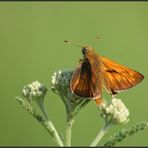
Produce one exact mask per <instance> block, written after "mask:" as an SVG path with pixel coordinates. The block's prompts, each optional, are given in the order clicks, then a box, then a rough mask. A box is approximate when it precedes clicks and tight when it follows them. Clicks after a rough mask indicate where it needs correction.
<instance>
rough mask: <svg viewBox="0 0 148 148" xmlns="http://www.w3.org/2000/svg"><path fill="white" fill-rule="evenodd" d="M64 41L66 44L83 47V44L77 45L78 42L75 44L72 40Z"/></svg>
mask: <svg viewBox="0 0 148 148" xmlns="http://www.w3.org/2000/svg"><path fill="white" fill-rule="evenodd" d="M64 42H65V43H68V44H71V45H75V46H77V47H83V46H81V45H79V44H76V43H73V42H70V41H67V40H64Z"/></svg>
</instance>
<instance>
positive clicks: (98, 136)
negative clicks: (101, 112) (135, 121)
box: [90, 123, 112, 146]
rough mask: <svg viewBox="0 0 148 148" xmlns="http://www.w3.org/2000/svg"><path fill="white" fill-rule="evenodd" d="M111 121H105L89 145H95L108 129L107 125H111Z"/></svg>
mask: <svg viewBox="0 0 148 148" xmlns="http://www.w3.org/2000/svg"><path fill="white" fill-rule="evenodd" d="M111 125H112V124H111V123H105V125H104V127H103V128H102V129H101V130H100V132H99V133H98V135H97V136H96V138H95V139H94V140H93V142H92V143H91V144H90V146H96V145H97V144H98V143H99V142H100V140H101V139H102V138H103V136H104V135H105V133H106V132H107V131H108V129H109V127H110V126H111Z"/></svg>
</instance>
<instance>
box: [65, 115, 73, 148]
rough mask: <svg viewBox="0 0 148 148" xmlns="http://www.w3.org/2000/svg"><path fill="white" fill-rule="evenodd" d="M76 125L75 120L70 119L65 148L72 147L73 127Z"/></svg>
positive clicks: (67, 125)
mask: <svg viewBox="0 0 148 148" xmlns="http://www.w3.org/2000/svg"><path fill="white" fill-rule="evenodd" d="M73 123H74V118H70V119H69V120H67V123H66V136H65V146H71V134H72V125H73Z"/></svg>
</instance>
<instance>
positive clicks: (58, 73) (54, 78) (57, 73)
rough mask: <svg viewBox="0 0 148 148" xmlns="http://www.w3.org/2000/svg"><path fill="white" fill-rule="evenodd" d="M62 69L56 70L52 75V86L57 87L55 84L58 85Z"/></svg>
mask: <svg viewBox="0 0 148 148" xmlns="http://www.w3.org/2000/svg"><path fill="white" fill-rule="evenodd" d="M61 73H62V71H61V70H59V71H58V72H54V73H53V75H52V77H51V88H52V89H55V86H56V85H58V77H59V76H60V75H61Z"/></svg>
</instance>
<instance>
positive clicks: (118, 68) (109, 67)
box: [101, 57, 144, 95]
mask: <svg viewBox="0 0 148 148" xmlns="http://www.w3.org/2000/svg"><path fill="white" fill-rule="evenodd" d="M101 61H102V65H103V78H104V85H105V88H106V89H107V91H109V92H110V93H111V94H112V95H115V94H117V93H118V92H120V91H122V90H127V89H129V88H131V87H133V86H135V85H137V84H138V83H140V82H141V81H142V80H143V78H144V76H143V75H142V74H140V73H139V72H137V71H135V70H132V69H129V68H127V67H125V66H123V65H120V64H117V63H116V62H113V61H111V60H109V59H107V58H105V57H101Z"/></svg>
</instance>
